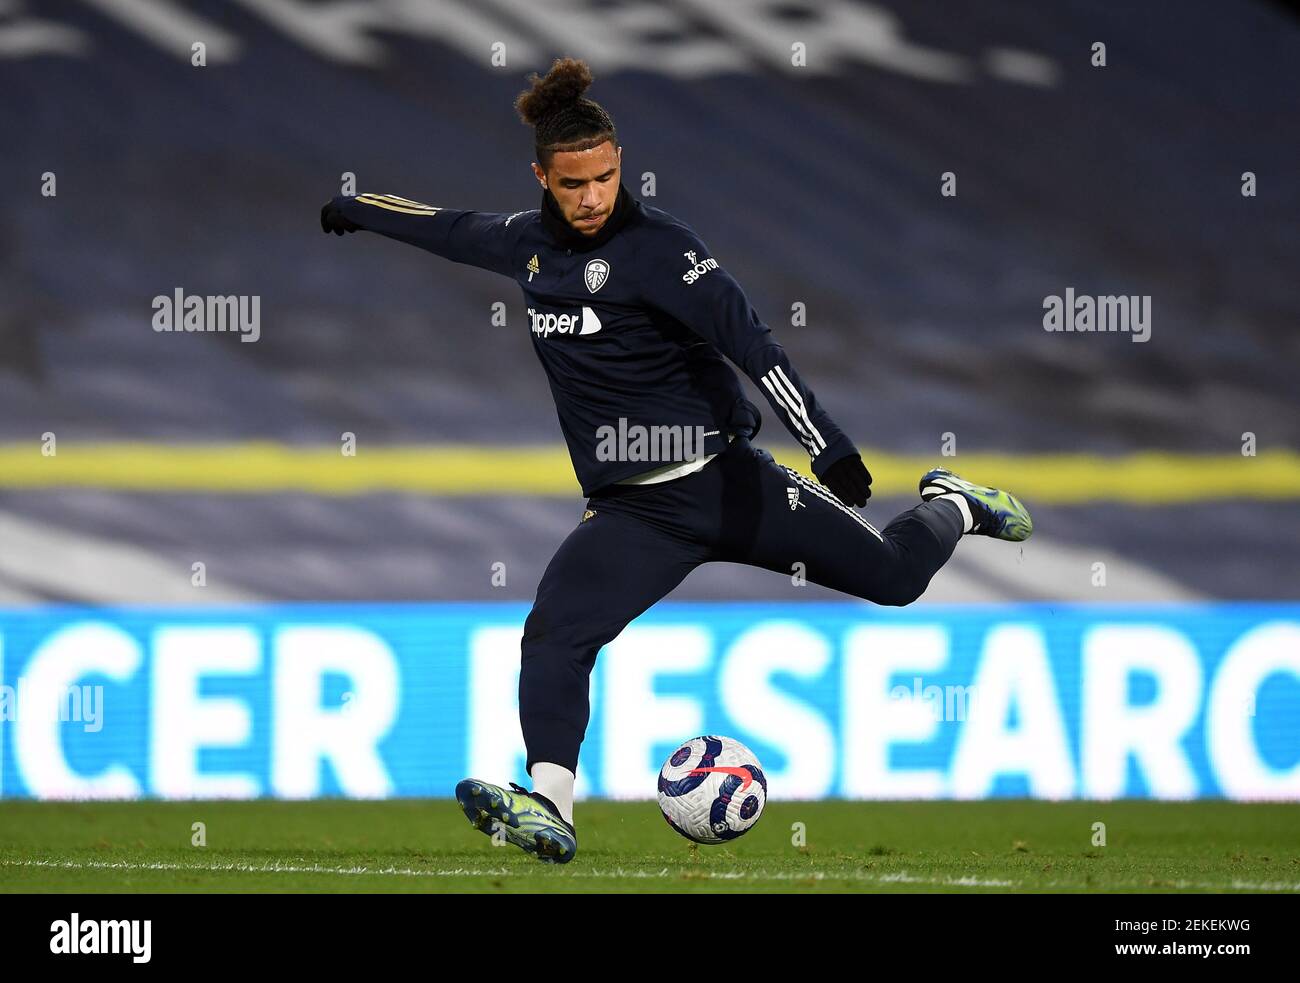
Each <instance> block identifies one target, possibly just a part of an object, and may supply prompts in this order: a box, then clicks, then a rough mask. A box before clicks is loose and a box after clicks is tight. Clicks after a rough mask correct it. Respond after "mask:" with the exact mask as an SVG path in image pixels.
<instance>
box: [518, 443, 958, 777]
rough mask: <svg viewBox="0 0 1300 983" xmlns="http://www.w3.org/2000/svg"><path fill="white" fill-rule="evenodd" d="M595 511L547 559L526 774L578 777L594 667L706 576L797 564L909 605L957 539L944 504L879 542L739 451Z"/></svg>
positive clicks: (526, 718)
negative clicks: (620, 639)
mask: <svg viewBox="0 0 1300 983" xmlns="http://www.w3.org/2000/svg"><path fill="white" fill-rule="evenodd" d="M587 509H589V510H593V511H594V512H595V515H593V516H591V517H590V518H589V519H587V520H586V521H584V522H580V523H579V524H578V525H577V527H576V528H575V529H574V530H573V531H572V532H571V533H570V534H569V535H568V537H567V538H566V539H565V540H564V542H563V543H562V544H561V545H560V548H559V550H558V551H557V552H556V554H555V556H554V557H552V558H551V562H550V563H549V564H548V566H547V568H546V572H545V573H544V574H543V575H542V580H541V583H540V584H539V585H538V588H537V598H536V601H535V602H534V604H533V608H532V610H531V611H530V612H529V614H528V618H527V620H526V621H525V623H524V635H523V646H522V662H521V665H520V673H519V716H520V722H521V724H522V727H523V734H524V744H525V745H526V747H527V750H528V757H527V760H528V767H529V768H532V765H533V763H534V762H536V761H550V762H553V763H555V764H558V765H561V766H563V767H565V768H568V769H569V770H570V771H574V770H576V768H577V763H578V749H579V747H580V745H581V744H582V739H583V736H584V734H585V733H586V729H587V722H588V719H589V714H590V707H589V703H588V697H589V677H590V675H591V670H592V667H593V666H594V665H595V662H596V654H597V653H598V652H599V651H600V648H601V646H602V645H605V644H606V643H607V642H609V641H612V640H613V639H614V638H616V637H617V636H618V635H619V633H620V632H622V630H623V628H624V627H626V625H627V624H628V622H630V621H631V620H633V619H634V618H636V617H637V616H638V615H640V614H641V613H642V612H644V611H645V610H646V609H647V608H649V607H650V606H652V605H653V604H654V603H655V602H656V601H658V600H659V599H660V598H662V597H663V596H664V595H666V594H668V593H669V592H670V591H671V590H672V589H673V588H674V587H676V586H677V585H678V584H679V583H681V582H682V580H683V579H684V578H685V577H686V575H687V574H689V573H690V572H691V571H692V570H694V569H695V567H697V566H699V565H700V564H701V563H707V562H709V561H712V560H722V561H730V562H733V563H745V564H749V565H751V566H757V567H763V568H765V569H768V570H773V571H776V572H777V573H779V574H781V575H783V576H784V577H786V578H787V579H788V578H789V577H790V575H791V574H792V573H793V572H794V571H795V570H796V569H797V568H796V567H795V564H796V563H799V564H802V568H801V569H802V571H803V574H804V577H805V578H806V579H807V580H808V581H809V582H811V583H814V584H820V585H822V586H824V587H830V588H832V589H834V590H839V591H843V592H844V593H846V594H850V595H852V596H854V597H860V598H864V599H865V600H868V601H874V602H876V603H878V604H888V605H903V604H909V603H911V602H912V601H914V600H915V599H916V598H917V597H919V596H920V595H921V594H922V593H923V592H924V591H925V589H926V587H927V586H928V585H929V583H930V578H932V577H933V576H934V574H935V573H936V571H938V570H939V568H940V567H942V566H943V564H944V563H945V562H947V560H948V558H949V557H950V556H951V555H952V551H953V549H954V547H955V546H956V545H957V542H958V540H959V539H960V538H961V529H962V525H961V519H960V517H959V516H958V514H957V509H956V508H955V507H954V506H953V505H952V503H950V502H944V501H935V502H927V503H923V504H921V505H918V506H916V507H914V508H911V509H908V510H907V511H906V512H903V513H901V514H900V515H898V516H897V517H895V518H894V519H893V520H892V521H891V522H890V523H889V524H888V525H886V526H885V527H884V528H883V529H881V530H879V531H877V530H876V529H875V528H874V527H873V526H872V525H871V524H870V523H869V522H868V521H867V520H866V518H865V517H864V516H862V515H861V514H860V513H858V512H857V511H856V510H854V509H851V508H848V507H847V506H845V505H843V504H842V503H841V502H840V501H839V500H838V499H836V498H835V497H834V496H833V495H832V494H831V493H830V491H829V490H828V489H826V488H825V487H824V486H822V485H821V484H820V483H818V482H817V481H816V480H815V479H812V478H807V477H804V476H803V475H800V474H799V473H798V472H795V471H791V470H790V469H788V468H785V467H783V466H782V465H779V464H777V463H776V462H775V461H774V460H773V459H772V456H771V454H769V453H768V452H767V451H764V450H761V449H759V448H756V447H754V446H753V445H751V444H750V443H749V441H748V440H746V439H744V438H742V437H737V438H736V439H735V440H734V441H732V443H731V444H730V445H729V446H728V447H727V449H726V450H725V451H723V452H722V453H721V454H719V455H718V456H717V457H716V458H714V459H713V460H712V461H710V462H709V463H708V464H707V465H706V466H705V467H704V468H702V469H701V470H699V471H696V472H695V473H693V474H689V475H686V476H685V477H682V478H677V479H674V480H672V481H666V482H663V483H661V484H654V485H617V486H612V487H610V488H606V489H602V490H601V491H600V492H598V493H597V494H595V495H593V496H592V497H591V498H590V499H589V500H588V501H587ZM796 589H797V588H794V587H793V586H792V587H791V590H796Z"/></svg>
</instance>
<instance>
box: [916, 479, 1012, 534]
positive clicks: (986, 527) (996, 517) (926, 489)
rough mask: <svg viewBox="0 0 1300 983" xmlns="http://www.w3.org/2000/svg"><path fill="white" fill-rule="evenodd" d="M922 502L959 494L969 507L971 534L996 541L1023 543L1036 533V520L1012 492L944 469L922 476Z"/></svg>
mask: <svg viewBox="0 0 1300 983" xmlns="http://www.w3.org/2000/svg"><path fill="white" fill-rule="evenodd" d="M920 489H921V500H922V501H924V502H928V501H930V500H931V499H933V498H937V497H938V496H940V495H946V494H947V493H948V492H959V493H960V494H961V496H962V497H963V498H965V499H966V501H967V502H968V503H969V504H970V514H971V520H972V522H973V523H974V528H972V529H971V532H973V533H978V534H979V535H981V536H992V537H993V538H994V539H1006V540H1010V541H1011V542H1013V543H1022V542H1024V541H1025V540H1026V539H1028V538H1029V536H1030V534H1032V533H1033V531H1034V520H1033V519H1031V518H1030V517H1029V510H1028V509H1026V508H1025V507H1024V506H1023V505H1021V504H1020V499H1018V498H1016V496H1015V495H1012V494H1011V493H1010V492H1004V491H999V490H998V489H996V488H986V487H984V486H983V485H977V484H975V483H974V482H970V481H967V480H965V479H964V478H958V477H957V476H956V475H955V474H953V473H952V472H951V471H948V470H947V469H945V468H931V469H930V470H929V471H927V472H926V473H925V474H924V475H922V476H921V484H920Z"/></svg>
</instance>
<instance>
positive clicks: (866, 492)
mask: <svg viewBox="0 0 1300 983" xmlns="http://www.w3.org/2000/svg"><path fill="white" fill-rule="evenodd" d="M822 484H823V485H825V486H826V487H827V488H829V489H830V490H831V491H833V492H834V493H835V497H836V498H838V499H839V500H840V501H841V502H843V503H844V504H845V505H866V504H867V499H869V498H870V497H871V472H870V471H868V470H867V466H866V465H865V464H863V463H862V455H860V454H850V455H849V456H848V457H842V458H840V459H839V460H838V461H836V462H835V463H834V464H832V465H831V466H830V467H829V468H827V469H826V477H824V478H823V479H822Z"/></svg>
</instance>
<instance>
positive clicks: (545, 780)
mask: <svg viewBox="0 0 1300 983" xmlns="http://www.w3.org/2000/svg"><path fill="white" fill-rule="evenodd" d="M529 774H530V775H531V776H532V778H533V791H534V792H537V793H539V794H541V795H544V796H546V797H547V798H548V799H550V800H551V801H552V802H554V803H555V808H557V809H559V810H560V817H561V818H562V819H563V820H564V821H565V822H566V823H568V824H569V825H570V826H572V825H573V780H574V774H573V772H571V771H569V769H568V768H564V767H562V766H561V765H553V764H551V763H550V762H549V761H534V762H533V770H532V771H531V772H529Z"/></svg>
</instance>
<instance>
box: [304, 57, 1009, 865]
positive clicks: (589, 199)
mask: <svg viewBox="0 0 1300 983" xmlns="http://www.w3.org/2000/svg"><path fill="white" fill-rule="evenodd" d="M529 82H530V88H529V89H527V90H526V91H524V92H523V93H521V94H520V95H519V97H518V99H517V100H516V103H515V106H516V109H517V110H518V112H519V114H520V116H521V118H522V119H523V121H524V122H525V123H526V124H528V125H529V126H531V127H532V128H533V136H534V142H535V146H536V157H537V159H536V161H534V163H533V165H532V169H533V174H534V175H535V176H536V178H537V181H538V183H539V184H540V185H541V187H542V203H541V207H540V208H538V209H535V210H532V211H523V212H515V213H514V214H509V215H507V214H500V213H492V212H479V211H467V210H460V209H453V208H442V207H436V206H433V205H425V204H421V203H420V202H417V201H412V200H411V199H408V198H402V197H398V196H397V195H386V194H362V195H357V196H356V197H348V196H341V197H337V198H334V199H333V200H332V201H330V202H329V203H328V204H326V205H325V206H324V208H323V209H322V211H321V225H322V227H323V228H324V230H325V231H326V232H334V233H336V234H338V235H342V234H343V233H345V232H355V231H357V230H358V229H364V230H367V231H371V232H377V233H379V234H381V235H385V236H388V237H390V238H393V239H397V240H400V241H402V242H406V243H410V244H411V245H414V246H419V247H420V248H422V249H427V250H428V251H430V252H432V253H436V254H437V255H439V256H442V257H445V258H446V259H449V260H452V261H453V262H457V263H466V264H469V265H471V266H477V267H481V268H483V269H487V270H492V271H494V272H496V273H500V274H501V275H503V276H508V277H511V278H513V279H514V280H515V281H516V282H517V283H518V284H519V286H520V287H521V288H522V290H523V292H524V299H525V301H526V303H527V312H528V321H527V323H528V326H529V329H530V335H531V339H532V343H533V349H534V350H535V351H536V353H537V357H538V358H539V359H540V360H541V363H542V367H543V368H544V369H545V371H546V374H547V378H548V379H549V381H550V386H551V393H552V395H553V396H554V399H555V406H556V410H557V411H558V414H559V418H560V427H561V430H562V431H563V433H564V439H565V441H566V443H567V444H568V449H569V455H570V457H571V459H572V461H573V467H574V471H575V472H576V474H577V477H578V481H579V483H580V484H581V486H582V493H583V494H584V495H585V496H587V497H588V500H587V507H586V510H585V511H584V512H583V514H582V518H581V520H580V521H579V522H578V524H577V526H576V527H575V528H574V529H573V531H572V532H571V533H569V535H568V537H567V538H566V539H565V540H564V542H563V543H562V544H561V545H560V548H559V550H558V551H557V552H556V554H555V556H554V557H553V558H552V560H551V562H550V564H549V565H548V566H547V568H546V572H545V573H544V574H543V576H542V580H541V583H540V584H539V585H538V588H537V597H536V600H535V602H534V604H533V607H532V609H531V611H530V612H529V614H528V618H527V620H526V621H525V624H524V633H523V646H522V662H521V666H520V674H519V717H520V723H521V725H522V729H523V736H524V743H525V746H526V749H527V770H528V774H529V777H530V778H531V779H532V784H533V788H532V790H531V791H529V790H525V789H523V788H521V787H520V786H518V785H516V784H514V783H510V787H509V788H505V787H502V786H499V785H494V784H492V783H490V782H487V781H482V780H479V779H466V780H464V781H462V782H461V783H460V784H459V785H457V787H456V798H457V799H458V801H459V802H460V805H461V807H462V809H463V810H464V812H465V814H466V815H467V816H468V817H469V819H470V821H471V822H472V823H473V824H474V825H475V827H477V828H478V829H480V830H482V831H484V832H485V833H493V832H495V831H496V830H498V829H499V830H501V832H502V833H503V834H504V835H505V837H506V838H507V839H508V840H509V841H510V842H511V843H514V844H515V845H517V846H519V847H521V848H523V849H524V850H526V851H528V852H529V853H532V854H535V855H536V856H537V857H538V858H539V859H541V860H545V861H550V862H556V863H566V862H567V861H569V860H571V859H572V858H573V856H574V854H575V853H576V851H577V846H578V843H577V834H576V832H575V829H574V825H573V786H574V775H575V772H576V770H577V766H578V749H579V747H580V746H581V744H582V740H583V737H584V735H585V733H586V729H587V722H588V716H589V713H590V707H589V702H588V696H589V693H588V685H589V677H590V674H591V671H592V667H593V665H594V664H595V660H596V653H597V652H598V651H599V650H600V648H601V646H603V645H604V644H606V643H607V642H609V641H611V640H612V639H614V638H615V637H616V636H617V635H618V634H619V633H620V632H621V631H622V630H623V628H624V627H625V626H626V625H627V624H628V622H630V621H631V620H633V619H634V618H636V617H637V616H638V615H640V614H641V613H642V612H644V611H645V610H646V609H647V608H649V607H650V606H651V605H653V604H654V603H655V602H656V601H658V600H659V599H660V598H662V597H663V596H664V595H666V594H667V593H669V592H670V591H671V590H672V589H673V588H674V587H676V586H677V585H678V584H679V583H681V581H682V579H683V578H685V577H686V575H687V574H689V573H690V572H691V571H692V570H693V569H695V567H697V566H699V565H700V564H701V563H708V562H710V561H716V560H721V561H729V562H732V563H745V564H750V565H753V566H758V567H763V568H766V569H768V570H773V571H778V572H781V573H783V574H787V575H788V574H790V573H791V571H792V570H793V569H795V568H794V566H793V565H794V564H795V563H802V564H803V569H804V572H805V576H806V578H807V579H808V580H810V581H812V582H813V583H816V584H822V585H824V586H827V587H831V588H834V589H836V590H839V591H843V592H845V593H847V594H851V595H853V596H855V597H860V598H865V599H867V600H870V601H874V602H876V603H878V604H887V605H904V604H910V603H911V602H912V601H914V600H915V599H916V598H917V597H919V596H920V595H921V594H922V593H923V592H924V591H925V589H926V587H927V586H928V585H929V583H930V578H931V577H933V576H934V574H935V572H936V571H938V569H939V568H940V567H942V566H943V564H944V563H945V562H947V560H948V557H949V556H951V554H952V552H953V549H954V548H955V547H956V545H957V541H958V540H959V539H960V538H961V537H962V536H963V535H964V534H968V533H978V534H980V535H984V536H993V537H996V538H998V539H1005V540H1013V541H1019V540H1024V539H1026V538H1028V536H1029V534H1030V532H1031V531H1032V529H1033V525H1032V522H1031V520H1030V517H1029V513H1028V512H1027V511H1026V510H1025V508H1024V507H1023V506H1022V505H1021V504H1020V502H1019V501H1017V500H1016V499H1015V498H1014V497H1013V496H1011V495H1009V494H1007V493H1006V492H1002V491H998V490H996V489H993V488H986V487H983V486H980V485H976V484H973V483H971V482H969V481H965V480H963V479H961V478H959V477H957V475H955V474H952V473H951V472H949V471H946V470H943V469H935V470H932V471H930V472H928V473H927V474H925V475H924V476H922V478H921V481H920V497H921V499H922V501H921V504H918V505H916V506H915V507H913V508H910V509H908V510H907V511H905V512H903V513H902V514H901V515H899V516H897V517H896V518H894V519H893V521H891V522H890V523H889V524H888V525H887V526H885V528H884V529H882V530H877V529H876V528H875V527H874V526H872V525H871V523H869V522H868V521H867V520H866V519H865V518H864V517H863V516H862V515H861V514H860V513H858V512H857V511H855V508H854V507H855V506H861V505H865V504H866V502H867V499H868V498H869V497H870V495H871V474H870V473H869V472H868V470H867V468H866V466H865V465H864V464H863V462H862V458H861V456H860V455H859V454H858V451H857V448H856V447H855V446H854V445H853V443H852V441H850V440H849V438H848V437H847V436H846V435H845V434H843V433H841V432H840V429H839V428H838V427H837V426H836V425H835V423H834V422H833V421H832V420H831V418H830V416H829V415H828V414H827V412H826V410H825V409H824V408H823V407H822V405H821V404H820V403H819V402H818V401H817V399H816V397H815V396H814V395H813V392H812V390H811V389H810V388H809V387H808V386H807V385H806V384H805V383H804V381H803V380H802V379H801V378H800V376H799V373H798V372H796V371H795V370H794V367H793V366H792V365H791V364H790V360H789V359H788V358H787V357H786V353H785V351H784V350H783V349H782V347H781V345H780V344H779V343H778V342H777V340H776V339H775V338H774V337H773V336H772V332H771V330H770V329H769V328H768V326H767V325H765V324H764V323H763V322H762V321H761V320H760V319H759V317H758V315H757V314H756V313H755V312H754V309H753V308H752V307H751V306H750V304H749V301H748V300H747V299H746V297H745V294H744V292H743V291H742V290H741V288H740V285H739V284H738V283H737V282H736V280H735V279H734V278H733V277H732V275H731V274H730V273H729V272H728V271H727V270H726V269H725V268H724V267H722V266H721V265H720V264H719V262H718V260H717V259H715V258H714V257H713V254H712V253H711V252H710V251H709V248H708V246H706V245H705V244H704V242H703V241H701V239H700V237H699V236H697V235H696V234H695V232H694V231H693V230H692V229H691V228H690V227H689V226H687V225H686V224H685V223H684V222H682V221H680V220H679V219H676V218H674V217H673V216H672V215H669V214H668V213H667V212H664V211H662V210H661V209H658V208H655V207H653V206H650V205H647V204H645V203H644V202H641V201H638V200H636V199H635V198H633V197H632V196H631V195H630V194H629V193H628V191H627V189H626V188H624V187H623V184H622V182H621V180H620V175H621V163H622V154H623V148H622V147H621V146H620V144H619V141H618V136H617V134H616V132H615V129H614V122H613V120H612V119H611V118H610V116H609V114H608V113H607V112H606V111H605V110H604V109H603V108H601V106H600V105H599V104H597V103H595V102H593V101H591V100H590V99H587V98H586V97H585V96H584V95H583V93H584V92H585V91H586V90H587V88H588V86H589V85H590V84H591V73H590V71H589V70H588V68H587V66H586V65H585V64H584V63H582V62H581V61H576V60H574V59H557V60H556V62H555V64H554V65H553V66H552V68H551V70H550V71H549V72H548V73H547V74H546V76H545V77H541V78H539V77H538V76H537V75H536V74H534V75H532V76H531V77H530V79H529ZM727 359H730V361H731V362H733V363H734V364H735V365H737V366H739V367H740V368H741V369H743V370H744V372H745V374H746V375H748V376H749V378H750V379H752V380H753V381H754V383H755V384H756V385H757V386H758V388H759V390H760V391H761V392H762V393H763V396H764V397H765V399H766V400H767V402H768V404H769V405H770V406H771V409H772V412H773V413H774V414H775V415H776V418H777V419H778V420H780V422H781V423H782V425H784V426H785V428H786V429H787V430H789V432H790V433H791V434H792V435H793V436H794V437H795V439H796V440H798V441H799V443H800V444H802V445H803V446H804V447H805V448H806V449H807V451H808V455H809V457H810V458H811V470H812V472H813V474H814V475H816V477H817V479H818V480H817V481H813V480H811V479H809V478H807V477H805V476H804V475H802V474H800V473H799V472H797V471H794V470H792V469H790V468H787V467H785V466H783V465H780V464H777V463H776V462H775V461H774V460H773V458H772V455H771V454H769V453H768V452H767V451H765V450H762V449H760V448H758V447H756V446H754V445H753V444H752V443H751V440H752V439H753V438H754V436H755V435H756V434H757V433H758V429H759V426H760V423H761V417H760V414H759V411H758V408H757V407H756V406H755V405H754V404H753V403H751V402H750V401H749V400H747V399H746V398H745V397H744V395H743V392H742V390H741V387H740V382H739V380H738V378H737V377H736V373H735V371H734V370H733V369H732V368H731V366H730V365H728V364H727V361H726V360H727ZM656 451H658V452H661V453H657V454H656V453H654V452H656Z"/></svg>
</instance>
